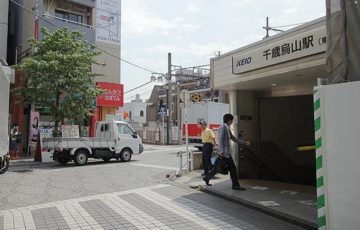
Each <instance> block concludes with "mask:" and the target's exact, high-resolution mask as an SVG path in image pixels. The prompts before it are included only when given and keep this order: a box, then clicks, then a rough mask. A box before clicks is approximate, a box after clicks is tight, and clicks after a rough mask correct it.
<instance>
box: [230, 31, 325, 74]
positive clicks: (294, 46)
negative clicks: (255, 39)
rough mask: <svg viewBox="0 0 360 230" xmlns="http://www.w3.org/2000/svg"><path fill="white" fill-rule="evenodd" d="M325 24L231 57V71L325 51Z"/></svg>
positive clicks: (269, 64) (246, 69) (277, 62)
mask: <svg viewBox="0 0 360 230" xmlns="http://www.w3.org/2000/svg"><path fill="white" fill-rule="evenodd" d="M325 50H326V28H325V26H322V27H319V28H317V29H313V30H310V31H307V32H305V33H301V34H297V35H295V36H292V37H290V38H286V39H283V40H281V41H278V42H275V43H272V44H269V45H265V46H262V47H260V48H258V49H255V50H253V51H250V52H247V53H243V54H240V55H236V56H233V57H232V73H233V74H240V73H244V72H248V71H251V70H255V69H260V68H263V67H267V66H271V65H275V64H279V63H282V62H287V61H291V60H295V59H298V58H302V57H306V56H310V55H313V54H317V53H321V52H325Z"/></svg>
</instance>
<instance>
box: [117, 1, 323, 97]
mask: <svg viewBox="0 0 360 230" xmlns="http://www.w3.org/2000/svg"><path fill="white" fill-rule="evenodd" d="M121 14H122V15H121V20H122V21H121V58H122V59H125V60H126V61H130V62H132V63H135V64H137V65H139V66H142V67H145V68H147V69H150V70H151V71H155V72H159V73H166V72H167V57H168V53H171V54H172V64H173V65H177V66H182V67H190V66H199V65H206V64H209V63H210V58H212V57H215V54H216V53H218V52H220V54H224V53H227V52H229V51H232V50H235V49H238V48H241V47H243V46H245V45H248V44H251V43H253V42H256V41H259V40H261V39H262V38H263V37H264V36H265V35H266V31H265V30H264V29H263V28H262V27H263V26H265V24H266V17H269V24H270V26H271V27H278V26H286V25H292V24H301V23H305V22H308V21H311V20H314V19H317V18H320V17H323V16H325V1H322V0H192V1H191V0H122V2H121ZM293 27H294V26H289V27H281V28H279V29H283V30H287V29H291V28H293ZM275 34H276V32H270V35H275ZM150 76H151V72H148V71H145V70H142V69H139V68H136V67H134V66H131V65H129V64H127V63H125V62H121V83H122V84H124V90H125V92H126V91H128V90H131V89H134V88H136V87H138V86H140V85H142V84H144V83H147V82H149V81H150ZM156 84H162V83H156ZM153 86H154V83H151V84H148V85H146V86H144V87H141V88H139V89H137V90H134V91H131V92H129V93H126V94H125V96H124V99H125V102H130V101H131V100H133V99H135V95H136V94H140V97H141V99H143V100H146V99H148V98H149V96H150V93H151V90H152V88H153Z"/></svg>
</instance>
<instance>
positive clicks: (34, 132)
mask: <svg viewBox="0 0 360 230" xmlns="http://www.w3.org/2000/svg"><path fill="white" fill-rule="evenodd" d="M39 117H40V115H39V112H34V111H32V112H31V113H30V123H29V146H33V147H35V146H36V143H37V140H38V136H39Z"/></svg>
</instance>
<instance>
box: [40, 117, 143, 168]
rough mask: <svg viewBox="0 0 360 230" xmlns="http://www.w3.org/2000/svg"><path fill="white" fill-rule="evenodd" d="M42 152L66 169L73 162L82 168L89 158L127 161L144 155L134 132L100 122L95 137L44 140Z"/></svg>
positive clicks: (117, 123) (115, 123)
mask: <svg viewBox="0 0 360 230" xmlns="http://www.w3.org/2000/svg"><path fill="white" fill-rule="evenodd" d="M42 144H43V146H42V148H46V149H48V151H52V152H53V160H55V161H59V162H60V163H61V164H63V165H65V164H67V163H68V162H69V161H72V160H73V161H74V162H75V164H76V165H85V164H86V163H87V161H88V158H96V159H103V160H104V161H106V162H107V161H109V160H110V159H112V158H115V159H118V160H119V159H120V160H122V161H124V162H126V161H130V159H131V156H132V154H140V153H142V152H143V151H144V147H143V145H142V141H141V139H140V137H139V136H138V135H137V133H136V132H135V130H134V129H133V128H132V127H131V126H130V125H129V124H128V123H126V122H123V121H100V122H98V123H97V124H96V133H95V137H80V138H64V137H53V138H43V139H42Z"/></svg>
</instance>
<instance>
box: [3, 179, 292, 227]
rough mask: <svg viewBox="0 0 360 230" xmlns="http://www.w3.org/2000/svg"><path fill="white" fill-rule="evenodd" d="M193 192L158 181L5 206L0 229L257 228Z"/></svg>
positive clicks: (265, 218)
mask: <svg viewBox="0 0 360 230" xmlns="http://www.w3.org/2000/svg"><path fill="white" fill-rule="evenodd" d="M193 193H199V194H200V192H197V191H189V190H185V189H182V188H179V187H176V186H171V185H166V184H160V185H156V186H151V187H145V188H140V189H133V190H127V191H121V192H115V193H108V194H101V195H94V196H88V197H83V198H77V199H71V200H64V201H58V202H52V203H46V204H38V205H32V206H28V207H22V208H17V209H11V210H5V211H0V230H10V229H11V230H35V229H38V230H43V229H44V230H45V229H54V230H55V229H59V230H63V229H77V230H80V229H95V230H100V229H109V230H110V229H259V228H258V227H256V226H254V225H253V223H248V222H245V221H244V220H240V219H239V218H237V217H235V216H232V215H229V214H228V213H224V212H222V211H220V210H221V209H219V208H211V207H210V206H207V205H204V203H203V202H200V200H199V202H197V201H196V200H194V199H190V198H189V197H188V196H189V195H192V194H193ZM199 194H197V195H199ZM204 195H205V194H202V195H201V196H202V197H204ZM236 210H237V211H240V212H244V210H243V209H241V208H238V209H236ZM261 218H262V219H264V220H266V221H268V222H269V223H272V222H271V221H272V220H270V219H267V218H268V217H260V219H259V221H261ZM274 224H275V223H274ZM276 224H279V226H280V227H281V228H275V229H297V228H296V227H293V226H292V228H289V226H287V224H285V223H276ZM290 227H291V226H290Z"/></svg>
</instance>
